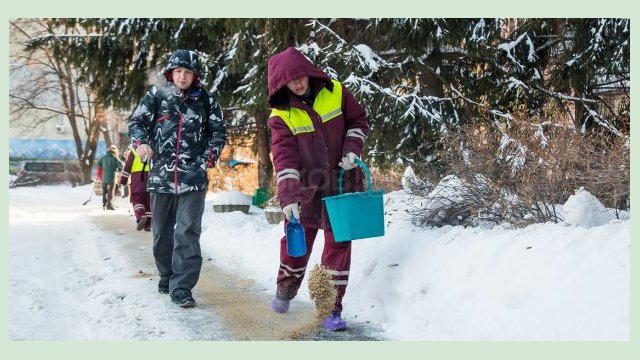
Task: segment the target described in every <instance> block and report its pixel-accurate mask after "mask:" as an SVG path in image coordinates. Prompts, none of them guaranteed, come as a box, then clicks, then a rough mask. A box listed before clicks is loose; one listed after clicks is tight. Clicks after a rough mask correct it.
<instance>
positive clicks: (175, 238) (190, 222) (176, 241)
mask: <svg viewBox="0 0 640 360" xmlns="http://www.w3.org/2000/svg"><path fill="white" fill-rule="evenodd" d="M205 196H206V192H205V191H192V192H187V193H184V194H180V195H175V194H158V193H151V211H152V213H153V217H152V220H151V226H152V227H153V256H154V258H155V260H156V266H157V267H158V272H159V273H160V281H161V282H165V283H166V282H167V281H168V282H169V291H170V292H173V290H175V289H187V290H189V291H191V289H193V287H194V286H196V283H197V282H198V278H199V277H200V269H201V268H202V254H201V252H200V232H201V229H202V213H203V212H204V198H205Z"/></svg>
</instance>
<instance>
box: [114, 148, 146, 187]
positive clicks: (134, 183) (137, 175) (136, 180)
mask: <svg viewBox="0 0 640 360" xmlns="http://www.w3.org/2000/svg"><path fill="white" fill-rule="evenodd" d="M134 159H135V156H134V155H133V150H131V151H129V155H128V156H127V160H126V161H125V163H124V167H123V168H122V174H121V175H120V185H126V184H127V180H128V179H129V176H131V182H130V183H129V185H130V189H131V193H132V194H135V193H144V192H147V191H148V190H147V180H148V179H149V165H146V166H145V167H144V171H136V172H133V173H132V172H131V167H132V165H133V160H134Z"/></svg>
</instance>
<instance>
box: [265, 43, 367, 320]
mask: <svg viewBox="0 0 640 360" xmlns="http://www.w3.org/2000/svg"><path fill="white" fill-rule="evenodd" d="M267 71H268V85H269V97H268V102H269V105H270V106H271V108H272V112H271V115H270V117H269V120H268V125H269V128H270V129H271V150H272V153H273V163H274V166H275V170H276V181H277V185H278V198H279V200H280V205H281V207H282V211H283V212H284V213H285V216H286V219H287V221H285V228H286V224H287V223H288V222H289V220H291V217H292V216H294V217H296V218H297V219H299V220H300V222H301V223H302V224H303V225H304V230H305V235H306V242H307V249H312V248H313V242H314V240H315V237H316V235H317V233H318V230H319V229H322V230H324V238H325V243H324V249H323V251H322V260H321V262H322V265H323V266H324V267H325V268H327V269H329V272H330V274H331V278H332V283H333V285H334V286H335V287H336V290H337V297H336V300H335V307H334V311H333V314H332V315H331V316H330V317H328V318H327V319H325V320H324V322H323V325H324V328H325V329H327V330H332V331H335V330H344V329H346V324H345V322H344V320H343V319H342V318H341V312H342V298H343V297H344V294H345V291H346V288H347V283H348V281H349V268H350V264H351V242H350V241H347V242H336V241H335V240H334V237H333V233H332V231H331V224H330V223H329V218H328V214H327V210H326V207H325V206H324V204H323V202H322V198H323V197H327V196H332V195H336V194H337V192H338V190H337V178H338V173H339V171H340V168H343V169H344V170H345V171H346V170H352V169H354V168H355V167H356V164H355V163H354V160H355V159H356V158H358V157H359V156H360V154H361V152H362V147H363V145H364V140H365V138H366V135H367V133H368V131H369V125H368V123H367V118H366V113H365V110H364V109H363V107H362V106H361V105H360V104H359V103H358V102H357V101H356V99H355V98H354V97H353V95H352V94H351V93H350V92H349V91H348V90H347V88H346V87H345V86H343V85H342V84H341V83H340V82H338V81H337V80H333V79H331V78H330V77H329V76H328V75H327V74H326V73H325V72H323V71H322V70H320V69H319V68H317V67H316V66H315V65H313V64H312V63H311V62H310V61H309V60H308V59H307V58H306V57H305V56H304V55H303V54H302V53H300V52H299V51H298V50H296V49H295V48H292V47H290V48H288V49H286V50H285V51H283V52H281V53H279V54H276V55H274V56H273V57H271V59H269V63H268V70H267ZM343 189H344V192H352V191H362V190H363V185H362V173H361V172H360V171H356V170H353V171H346V172H345V176H344V179H343ZM310 255H311V254H310V251H308V252H307V254H305V255H304V256H301V257H291V256H289V255H287V251H286V236H283V237H282V239H281V241H280V267H279V270H278V277H277V281H276V282H277V290H276V296H275V297H274V299H273V302H272V309H273V310H274V311H276V312H280V313H284V312H286V311H287V310H288V309H289V301H290V300H291V299H292V298H293V297H295V296H296V294H297V292H298V289H299V288H300V285H301V283H302V279H303V277H304V275H305V271H306V268H307V263H308V261H309V256H310Z"/></svg>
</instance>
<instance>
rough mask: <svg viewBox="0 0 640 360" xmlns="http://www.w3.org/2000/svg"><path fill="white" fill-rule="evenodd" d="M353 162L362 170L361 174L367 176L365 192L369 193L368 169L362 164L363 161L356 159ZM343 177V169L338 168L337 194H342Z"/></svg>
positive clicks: (369, 174) (369, 175) (369, 179)
mask: <svg viewBox="0 0 640 360" xmlns="http://www.w3.org/2000/svg"><path fill="white" fill-rule="evenodd" d="M354 162H355V163H356V164H357V165H358V166H359V167H360V168H361V169H362V172H364V174H365V175H366V176H367V191H368V192H371V172H370V171H369V168H368V167H367V165H366V164H365V163H364V161H362V160H360V159H359V158H356V159H355V160H354ZM343 175H344V169H343V168H340V173H339V174H338V194H342V176H343Z"/></svg>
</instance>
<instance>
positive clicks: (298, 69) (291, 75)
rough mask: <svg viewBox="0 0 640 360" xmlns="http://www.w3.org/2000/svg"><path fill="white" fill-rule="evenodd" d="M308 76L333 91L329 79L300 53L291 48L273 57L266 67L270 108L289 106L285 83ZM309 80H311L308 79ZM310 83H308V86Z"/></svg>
mask: <svg viewBox="0 0 640 360" xmlns="http://www.w3.org/2000/svg"><path fill="white" fill-rule="evenodd" d="M303 76H308V77H309V78H315V79H318V80H320V81H321V82H323V83H324V85H325V87H327V88H328V89H329V90H333V83H332V82H331V78H329V75H327V74H326V73H325V72H324V71H322V70H320V69H319V68H318V67H316V66H315V65H313V64H312V63H311V61H309V59H307V58H306V57H305V56H304V55H303V54H302V53H301V52H300V51H298V50H296V49H295V48H293V47H289V48H287V49H286V50H285V51H283V52H280V53H278V54H275V55H273V56H272V57H271V58H270V59H269V63H268V66H267V82H268V87H269V96H268V98H267V102H268V103H269V106H271V107H272V108H282V107H286V106H288V105H289V93H288V91H287V88H286V86H287V83H288V82H290V81H292V80H295V79H297V78H300V77H303ZM310 80H311V79H310ZM311 83H312V81H310V82H309V86H312V85H311Z"/></svg>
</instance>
